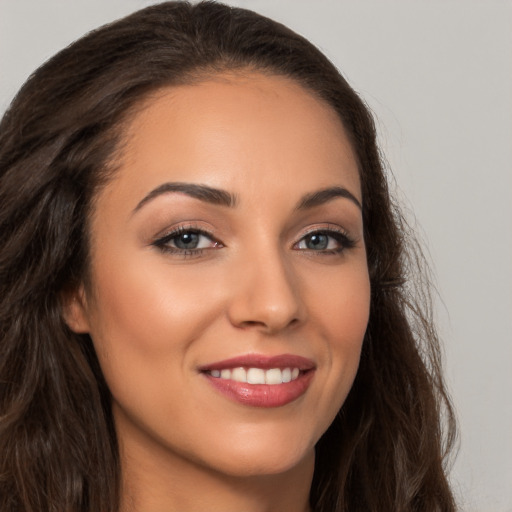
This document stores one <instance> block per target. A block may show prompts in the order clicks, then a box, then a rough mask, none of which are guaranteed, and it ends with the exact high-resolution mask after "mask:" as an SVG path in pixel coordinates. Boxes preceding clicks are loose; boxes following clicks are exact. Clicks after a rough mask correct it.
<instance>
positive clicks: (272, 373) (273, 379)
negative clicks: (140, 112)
mask: <svg viewBox="0 0 512 512" xmlns="http://www.w3.org/2000/svg"><path fill="white" fill-rule="evenodd" d="M282 382H283V375H282V372H281V370H280V369H279V368H272V369H271V370H267V371H266V372H265V383H266V384H281V383H282Z"/></svg>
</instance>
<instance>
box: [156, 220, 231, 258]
mask: <svg viewBox="0 0 512 512" xmlns="http://www.w3.org/2000/svg"><path fill="white" fill-rule="evenodd" d="M153 245H154V246H156V247H158V248H159V249H160V250H162V251H164V252H171V253H177V254H182V255H192V254H200V253H201V252H202V250H203V249H211V248H215V247H221V244H220V243H219V242H218V241H217V240H215V239H214V238H213V237H212V236H211V235H210V234H209V233H207V232H206V231H203V230H201V229H195V228H185V227H180V228H178V229H176V230H174V231H172V232H171V233H168V234H167V235H165V236H163V237H161V238H159V239H158V240H156V241H155V242H153Z"/></svg>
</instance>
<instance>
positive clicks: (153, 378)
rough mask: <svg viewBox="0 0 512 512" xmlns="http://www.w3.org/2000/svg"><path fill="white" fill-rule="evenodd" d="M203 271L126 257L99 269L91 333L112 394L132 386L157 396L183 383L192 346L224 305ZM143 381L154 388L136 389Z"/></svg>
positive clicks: (136, 392) (119, 392) (148, 394)
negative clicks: (188, 270)
mask: <svg viewBox="0 0 512 512" xmlns="http://www.w3.org/2000/svg"><path fill="white" fill-rule="evenodd" d="M147 257H148V256H147V255H146V258H147ZM151 257H152V256H151V255H150V256H149V258H150V259H151ZM203 274H204V272H201V271H200V270H198V271H196V272H179V271H176V268H173V267H172V266H171V265H164V266H162V265H150V264H148V263H147V261H146V262H145V264H142V262H141V261H139V260H135V261H128V259H125V260H124V261H123V260H121V261H120V260H119V259H117V260H116V261H115V264H114V262H112V264H108V265H103V266H102V267H101V268H98V272H97V273H96V275H95V282H96V283H97V284H96V289H95V297H97V299H96V300H94V302H93V310H92V322H91V327H92V328H91V337H92V339H93V342H94V346H95V349H96V352H97V354H98V358H99V360H100V364H101V367H102V370H103V373H104V375H105V378H106V380H107V383H108V384H109V387H110V389H111V392H112V394H113V396H114V397H117V396H121V395H126V394H127V390H128V389H130V388H133V389H132V390H131V391H130V392H133V395H132V396H133V397H134V398H135V397H136V396H138V395H141V396H142V394H145V395H146V396H153V397H157V396H159V394H160V393H161V392H162V389H168V388H169V385H172V386H180V385H181V381H180V379H179V373H180V372H181V371H182V370H184V368H185V367H187V366H189V365H190V351H189V350H188V349H189V347H190V345H193V344H194V340H197V339H199V338H201V335H202V333H203V332H204V331H205V330H206V329H207V328H208V326H209V325H210V324H211V323H212V322H213V321H215V319H216V318H217V317H218V316H219V314H220V311H221V309H222V302H221V300H220V299H219V298H218V297H217V294H218V291H217V290H218V288H217V287H208V286H206V287H205V285H204V283H205V282H208V281H205V276H204V275H203ZM142 383H144V386H145V387H146V388H147V387H149V388H150V389H146V388H144V389H137V387H138V386H141V384H142Z"/></svg>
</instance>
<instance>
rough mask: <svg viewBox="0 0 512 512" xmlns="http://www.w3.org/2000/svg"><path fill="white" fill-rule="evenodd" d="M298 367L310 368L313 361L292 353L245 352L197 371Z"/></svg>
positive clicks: (204, 366) (312, 366)
mask: <svg viewBox="0 0 512 512" xmlns="http://www.w3.org/2000/svg"><path fill="white" fill-rule="evenodd" d="M240 367H246V368H261V369H262V370H269V369H270V368H281V369H283V368H298V369H299V370H301V371H306V370H312V369H314V368H315V363H314V362H313V361H312V360H311V359H307V358H306V357H302V356H297V355H293V354H280V355H277V356H266V355H263V354H245V355H242V356H237V357H232V358H230V359H224V360H223V361H216V362H214V363H209V364H205V365H203V366H200V367H199V371H202V372H204V371H211V370H224V369H230V368H240Z"/></svg>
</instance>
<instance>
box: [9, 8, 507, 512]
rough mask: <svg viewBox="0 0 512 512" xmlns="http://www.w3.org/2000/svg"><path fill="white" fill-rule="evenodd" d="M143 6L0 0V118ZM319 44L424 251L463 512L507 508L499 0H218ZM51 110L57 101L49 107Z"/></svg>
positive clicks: (503, 39) (503, 48)
mask: <svg viewBox="0 0 512 512" xmlns="http://www.w3.org/2000/svg"><path fill="white" fill-rule="evenodd" d="M151 3H155V2H152V1H144V0H73V1H69V0H44V1H41V0H0V113H1V112H3V111H4V110H5V109H6V108H7V106H8V104H9V102H10V101H11V99H12V97H13V96H14V94H15V93H16V91H17V89H18V88H19V87H20V86H21V84H22V83H23V82H24V80H25V79H26V78H27V77H28V75H29V74H30V73H31V72H32V71H33V70H34V69H35V68H36V67H37V66H39V65H40V64H41V63H43V62H44V61H45V60H46V59H47V58H49V57H50V56H51V55H53V54H54V53H55V52H56V51H58V50H59V49H61V48H62V47H64V46H65V45H67V44H69V43H70V42H71V41H73V40H74V39H76V38H78V37H79V36H81V35H82V34H83V33H85V32H86V31H88V30H91V29H93V28H95V27H97V26H99V25H101V24H103V23H106V22H108V21H112V20H113V19H116V18H118V17H120V16H123V15H125V14H128V13H129V12H131V11H133V10H136V9H138V8H141V7H144V6H146V5H149V4H151ZM227 3H230V4H232V5H238V6H241V7H246V8H249V9H252V10H255V11H258V12H260V13H262V14H265V15H268V16H270V17H272V18H275V19H277V20H278V21H281V22H283V23H285V24H286V25H289V26H290V27H291V28H292V29H294V30H296V31H297V32H299V33H301V34H303V35H305V36H306V37H307V38H309V39H310V40H311V41H313V42H314V43H315V44H316V45H317V46H319V47H320V48H321V49H322V50H323V51H324V52H325V53H326V54H327V55H328V56H329V57H330V58H331V60H333V61H334V62H335V64H336V65H337V66H338V67H339V68H340V70H341V71H342V73H343V74H344V75H345V77H346V78H347V79H348V80H349V82H350V83H351V84H352V85H353V86H354V87H355V89H356V90H357V91H359V92H360V93H361V95H362V96H363V97H364V98H365V100H366V101H367V103H368V104H369V105H370V106H371V108H372V109H373V111H374V113H375V115H376V118H377V123H378V126H379V130H380V137H381V139H380V140H381V147H382V149H383V151H384V153H385V154H386V156H387V159H388V161H389V166H390V168H391V169H392V170H393V173H394V175H395V176H396V180H397V183H398V190H397V193H398V195H399V197H401V199H402V200H403V201H404V202H405V204H406V205H407V207H408V208H409V209H411V210H413V211H414V214H415V217H416V219H417V222H418V224H419V227H420V230H421V234H422V237H423V238H424V239H425V241H426V245H427V246H428V249H429V250H430V254H431V257H432V260H433V262H434V270H435V273H436V275H437V286H438V289H439V292H440V296H441V298H442V301H441V300H440V301H438V304H437V313H438V317H439V325H440V330H441V334H442V337H443V339H444V343H445V352H446V372H447V378H448V383H449V386H450V389H451V392H452V396H453V400H454V402H455V406H456V409H457V414H458V418H459V427H460V443H461V445H460V446H461V447H460V452H459V454H458V458H457V460H456V463H455V465H454V468H453V471H452V482H453V485H454V488H455V492H456V494H457V496H458V499H459V502H460V505H461V509H462V510H464V511H467V512H476V511H478V512H511V511H512V398H511V395H512V334H511V333H512V169H511V167H512V164H511V162H512V64H511V63H512V2H511V1H506V0H501V1H500V0H487V1H485V0H480V1H477V0H444V1H443V0H434V1H428V0H415V1H413V0H395V1H393V0H359V1H356V0H239V1H236V0H231V1H228V2H227ZM55 108H58V105H55Z"/></svg>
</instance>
